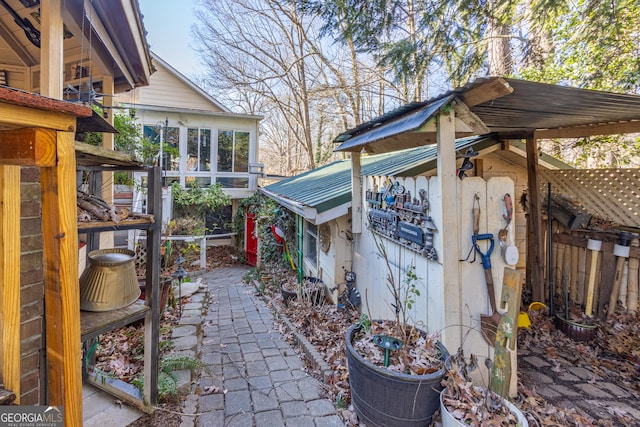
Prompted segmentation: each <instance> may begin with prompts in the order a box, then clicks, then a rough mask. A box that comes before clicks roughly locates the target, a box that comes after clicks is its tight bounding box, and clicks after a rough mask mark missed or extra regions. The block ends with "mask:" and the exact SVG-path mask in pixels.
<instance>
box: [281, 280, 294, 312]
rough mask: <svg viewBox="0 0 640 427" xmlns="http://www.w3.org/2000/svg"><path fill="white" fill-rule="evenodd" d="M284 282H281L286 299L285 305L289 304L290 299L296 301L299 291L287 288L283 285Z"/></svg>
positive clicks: (283, 296)
mask: <svg viewBox="0 0 640 427" xmlns="http://www.w3.org/2000/svg"><path fill="white" fill-rule="evenodd" d="M284 283H285V282H282V283H280V292H281V293H282V300H283V301H284V305H285V306H288V305H289V301H295V300H296V299H298V293H297V292H293V291H290V290H287V289H285V288H284V286H283V285H284Z"/></svg>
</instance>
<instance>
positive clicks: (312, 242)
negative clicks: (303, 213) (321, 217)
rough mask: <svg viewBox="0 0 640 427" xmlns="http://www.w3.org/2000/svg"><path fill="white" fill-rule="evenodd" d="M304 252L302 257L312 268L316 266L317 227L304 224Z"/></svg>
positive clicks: (308, 223)
mask: <svg viewBox="0 0 640 427" xmlns="http://www.w3.org/2000/svg"><path fill="white" fill-rule="evenodd" d="M305 225H306V227H305V228H306V229H305V239H304V240H305V246H304V248H305V251H304V256H305V258H307V260H308V261H309V262H310V263H311V264H312V265H313V266H314V267H317V266H318V227H317V226H316V225H315V224H311V223H310V222H305Z"/></svg>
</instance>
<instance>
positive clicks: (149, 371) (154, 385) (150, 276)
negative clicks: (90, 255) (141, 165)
mask: <svg viewBox="0 0 640 427" xmlns="http://www.w3.org/2000/svg"><path fill="white" fill-rule="evenodd" d="M147 188H149V189H151V188H153V189H154V191H153V192H151V191H149V192H148V203H149V206H150V208H151V211H150V212H148V213H150V214H153V215H156V217H157V218H162V176H161V170H160V167H159V166H155V167H153V168H152V170H151V172H150V173H149V185H148V187H147ZM160 224H161V221H155V222H154V225H153V227H152V228H151V229H150V230H147V257H150V259H152V260H154V261H153V262H152V263H151V268H147V277H146V281H147V284H149V283H151V286H150V287H149V286H147V287H146V288H145V293H146V294H145V304H147V305H150V306H151V314H150V315H147V316H146V317H145V322H144V386H143V397H144V401H145V402H146V403H148V404H150V405H155V404H157V403H158V366H159V365H158V362H159V361H158V357H159V348H158V341H159V335H160V315H161V313H160V254H156V253H155V251H156V250H157V248H160V233H161V229H160ZM148 265H149V264H147V266H148Z"/></svg>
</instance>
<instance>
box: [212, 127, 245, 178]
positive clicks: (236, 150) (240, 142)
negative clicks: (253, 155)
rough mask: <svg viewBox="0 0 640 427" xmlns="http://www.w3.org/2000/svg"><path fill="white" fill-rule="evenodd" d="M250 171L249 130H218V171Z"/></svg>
mask: <svg viewBox="0 0 640 427" xmlns="http://www.w3.org/2000/svg"><path fill="white" fill-rule="evenodd" d="M248 171H249V132H240V131H233V130H221V131H218V172H248Z"/></svg>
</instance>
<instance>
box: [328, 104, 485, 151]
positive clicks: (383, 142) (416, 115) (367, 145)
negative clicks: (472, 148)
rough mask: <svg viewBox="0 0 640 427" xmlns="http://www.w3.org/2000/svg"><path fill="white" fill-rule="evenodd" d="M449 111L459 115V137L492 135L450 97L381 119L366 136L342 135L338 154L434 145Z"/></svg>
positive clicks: (461, 105) (358, 134)
mask: <svg viewBox="0 0 640 427" xmlns="http://www.w3.org/2000/svg"><path fill="white" fill-rule="evenodd" d="M445 109H453V110H454V112H455V118H456V137H465V136H471V135H483V134H486V133H489V129H488V128H487V127H486V126H485V125H484V124H483V123H482V121H481V120H479V119H478V117H476V116H475V114H473V112H471V111H470V110H469V108H468V107H467V106H466V105H465V104H464V103H463V102H462V101H461V100H460V99H458V98H457V97H455V96H454V95H449V96H445V97H443V98H441V99H439V100H437V101H434V102H431V103H426V104H425V105H423V106H421V107H419V108H416V109H414V110H413V111H411V112H409V113H407V114H406V115H402V116H399V117H397V118H394V119H392V120H390V121H384V120H381V121H380V123H378V124H374V125H372V126H371V127H370V128H369V129H367V130H366V131H365V132H363V133H356V134H355V135H353V136H349V137H347V135H346V134H342V137H343V138H344V139H345V142H344V143H342V144H341V145H340V146H339V147H338V148H336V149H335V151H351V152H359V151H362V150H365V151H366V152H367V153H369V154H380V153H386V152H389V151H397V150H404V149H406V148H415V147H419V146H421V145H428V144H433V143H435V142H436V137H437V128H438V127H437V123H436V121H437V114H438V113H439V112H440V111H442V110H445Z"/></svg>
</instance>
